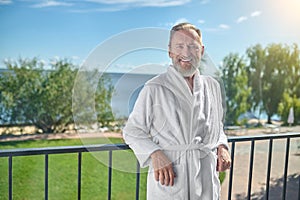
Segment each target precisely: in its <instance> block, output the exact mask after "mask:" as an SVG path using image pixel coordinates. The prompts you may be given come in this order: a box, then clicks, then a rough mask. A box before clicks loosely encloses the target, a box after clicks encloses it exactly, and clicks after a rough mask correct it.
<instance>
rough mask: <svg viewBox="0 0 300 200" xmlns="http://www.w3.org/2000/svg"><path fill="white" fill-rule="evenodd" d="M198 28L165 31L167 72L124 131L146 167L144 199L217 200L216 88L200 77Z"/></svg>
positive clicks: (145, 92) (221, 137)
mask: <svg viewBox="0 0 300 200" xmlns="http://www.w3.org/2000/svg"><path fill="white" fill-rule="evenodd" d="M203 53H204V46H203V44H202V36H201V32H200V30H199V29H197V28H196V27H195V26H194V25H192V24H189V23H181V24H178V25H176V26H174V27H173V28H172V30H171V32H170V42H169V57H170V58H171V59H172V65H171V66H170V67H169V68H168V70H167V72H166V73H163V74H161V75H158V76H156V77H154V78H153V79H151V80H150V81H148V82H147V83H146V84H145V86H144V88H143V89H142V91H141V92H140V94H139V97H138V99H137V101H136V104H135V106H134V109H133V111H132V113H131V114H130V116H129V119H128V122H127V124H126V126H125V127H124V129H123V136H124V140H125V142H126V143H127V144H128V145H129V146H130V147H131V148H132V149H133V151H134V153H135V155H136V156H137V158H138V160H139V162H140V164H141V167H146V166H149V171H148V178H147V199H148V200H152V199H153V200H159V199H163V200H166V199H172V200H173V199H180V200H188V199H190V200H194V199H201V200H204V199H208V200H213V199H219V198H220V197H219V195H220V183H219V179H218V173H217V171H224V170H226V169H228V168H230V164H231V160H230V156H229V153H228V144H227V138H226V136H225V134H224V132H223V124H222V118H223V109H222V99H221V91H220V86H219V84H218V82H217V81H215V80H214V79H213V78H211V77H209V76H203V75H200V73H199V70H198V68H199V65H200V60H201V57H202V55H203Z"/></svg>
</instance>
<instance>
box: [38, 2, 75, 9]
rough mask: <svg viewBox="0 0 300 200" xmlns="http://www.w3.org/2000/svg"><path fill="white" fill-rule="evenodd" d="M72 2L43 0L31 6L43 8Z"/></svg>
mask: <svg viewBox="0 0 300 200" xmlns="http://www.w3.org/2000/svg"><path fill="white" fill-rule="evenodd" d="M72 5H73V4H72V3H66V2H59V1H44V2H41V3H38V4H35V5H33V6H32V7H33V8H45V7H53V6H72Z"/></svg>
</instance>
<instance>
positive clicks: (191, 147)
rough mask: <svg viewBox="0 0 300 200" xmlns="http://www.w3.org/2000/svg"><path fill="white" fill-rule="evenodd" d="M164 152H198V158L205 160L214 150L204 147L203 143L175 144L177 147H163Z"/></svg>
mask: <svg viewBox="0 0 300 200" xmlns="http://www.w3.org/2000/svg"><path fill="white" fill-rule="evenodd" d="M163 150H165V151H180V152H187V151H197V150H198V151H200V152H201V153H200V158H201V159H202V158H205V157H206V156H207V155H208V154H210V153H212V152H213V151H214V150H215V149H211V148H209V147H207V146H205V145H204V144H203V143H199V144H177V145H170V146H166V147H163Z"/></svg>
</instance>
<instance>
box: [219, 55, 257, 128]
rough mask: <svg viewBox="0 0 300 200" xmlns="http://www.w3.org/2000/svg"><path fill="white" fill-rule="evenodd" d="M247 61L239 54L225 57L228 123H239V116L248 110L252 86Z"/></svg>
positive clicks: (222, 73)
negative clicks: (247, 70) (249, 85)
mask: <svg viewBox="0 0 300 200" xmlns="http://www.w3.org/2000/svg"><path fill="white" fill-rule="evenodd" d="M245 66H246V64H245V62H244V60H243V58H240V57H239V55H238V54H232V53H231V54H229V55H228V56H226V57H225V58H224V59H223V64H222V66H221V70H222V72H221V78H222V80H223V82H224V86H225V91H226V108H227V111H226V123H227V124H236V123H238V121H237V120H238V117H239V116H240V115H241V114H242V113H244V112H246V111H248V110H249V109H250V106H249V104H248V102H247V101H248V98H249V96H250V93H251V88H250V87H248V84H247V83H248V77H247V73H246V70H245Z"/></svg>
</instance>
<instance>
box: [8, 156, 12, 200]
mask: <svg viewBox="0 0 300 200" xmlns="http://www.w3.org/2000/svg"><path fill="white" fill-rule="evenodd" d="M8 199H9V200H12V156H9V157H8Z"/></svg>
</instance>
